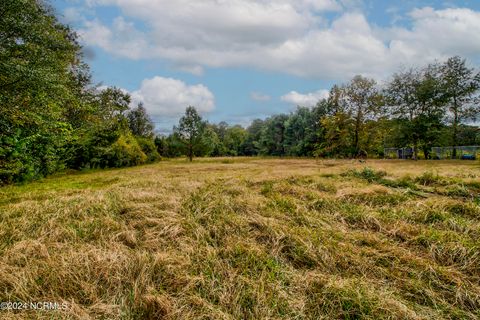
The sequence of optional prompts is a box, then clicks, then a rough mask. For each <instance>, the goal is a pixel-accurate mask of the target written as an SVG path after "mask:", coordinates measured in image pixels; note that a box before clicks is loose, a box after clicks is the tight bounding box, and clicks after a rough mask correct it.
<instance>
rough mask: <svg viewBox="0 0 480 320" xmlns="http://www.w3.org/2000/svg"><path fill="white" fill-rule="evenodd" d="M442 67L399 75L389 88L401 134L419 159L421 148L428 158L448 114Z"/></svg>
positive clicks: (389, 103)
mask: <svg viewBox="0 0 480 320" xmlns="http://www.w3.org/2000/svg"><path fill="white" fill-rule="evenodd" d="M438 70H439V69H438V66H437V65H435V64H431V65H429V66H427V67H425V68H423V69H419V70H415V69H410V70H407V71H404V72H401V73H396V74H395V75H394V76H393V78H392V79H391V80H390V82H389V83H388V85H387V88H386V90H385V95H386V97H387V100H388V105H389V112H390V116H391V117H392V118H393V119H397V120H398V121H397V122H396V124H397V125H401V130H400V131H398V132H400V133H401V134H402V135H404V136H405V139H406V140H407V141H409V142H410V144H411V145H412V146H413V157H414V159H417V153H418V149H419V147H420V145H423V149H424V153H425V157H427V158H428V150H430V148H431V147H432V146H433V144H434V143H435V142H436V138H438V134H437V133H438V132H437V131H438V130H440V128H441V126H442V124H441V119H442V117H443V116H444V114H445V99H444V97H443V95H442V92H441V86H440V80H439V74H438Z"/></svg>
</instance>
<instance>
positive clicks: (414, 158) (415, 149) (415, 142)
mask: <svg viewBox="0 0 480 320" xmlns="http://www.w3.org/2000/svg"><path fill="white" fill-rule="evenodd" d="M417 145H418V142H417V139H415V141H414V142H413V154H412V159H413V160H418V158H417V149H418V147H417Z"/></svg>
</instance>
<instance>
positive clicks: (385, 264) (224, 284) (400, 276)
mask: <svg viewBox="0 0 480 320" xmlns="http://www.w3.org/2000/svg"><path fill="white" fill-rule="evenodd" d="M365 165H367V166H368V167H365ZM479 172H480V171H479V166H478V164H476V163H473V162H468V163H467V162H460V161H450V162H441V161H439V162H407V161H406V162H401V161H391V162H388V161H368V163H367V164H359V163H357V162H352V161H322V160H293V159H291V160H271V159H265V160H262V159H235V160H229V161H223V160H221V159H219V160H214V159H210V160H209V159H206V160H197V161H196V162H194V163H192V164H188V163H185V162H184V161H180V160H177V161H166V162H162V163H159V164H154V165H148V166H143V167H137V168H129V169H121V170H109V171H102V172H91V173H86V174H76V175H67V176H58V177H53V178H49V179H45V180H43V181H40V182H36V183H31V184H28V185H23V186H9V187H4V188H1V189H0V214H1V219H0V240H1V241H0V253H1V256H2V259H1V260H0V298H1V299H0V300H1V301H24V302H29V301H55V302H59V303H67V304H68V308H67V309H66V310H58V311H51V310H50V311H48V310H44V311H31V310H30V311H13V310H10V311H9V310H3V311H0V317H1V318H2V319H25V318H38V319H52V318H54V319H89V318H91V319H97V318H104V319H149V318H150V319H478V318H479V317H480V311H479V310H480V285H479V283H480V256H479V255H480V254H479V251H480V250H479V246H480V222H479V221H480V207H479V202H480V198H479V194H480V182H479Z"/></svg>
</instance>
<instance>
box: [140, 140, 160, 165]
mask: <svg viewBox="0 0 480 320" xmlns="http://www.w3.org/2000/svg"><path fill="white" fill-rule="evenodd" d="M136 140H137V143H138V145H139V146H140V148H141V149H142V151H143V153H144V154H145V155H146V156H147V162H155V161H158V160H160V154H159V153H158V151H157V146H156V145H155V142H154V141H153V140H152V139H150V138H144V137H136Z"/></svg>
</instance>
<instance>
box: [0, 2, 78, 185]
mask: <svg viewBox="0 0 480 320" xmlns="http://www.w3.org/2000/svg"><path fill="white" fill-rule="evenodd" d="M79 56H80V46H79V45H78V43H77V41H76V35H75V34H74V33H73V32H72V31H71V30H70V29H69V28H68V27H67V26H65V25H62V24H61V23H59V22H58V20H57V19H56V18H55V16H54V14H53V12H52V10H51V9H50V8H49V7H47V6H46V5H45V4H44V3H43V2H40V1H36V0H11V1H0V183H2V182H3V183H5V182H12V181H21V180H27V179H32V178H36V177H39V176H43V175H46V174H49V173H52V172H54V171H56V170H58V169H61V168H62V167H63V166H64V162H63V158H64V152H65V142H66V141H68V140H69V139H70V137H71V135H72V126H71V125H70V124H69V123H68V121H67V120H66V117H65V113H64V110H65V104H66V103H67V102H71V103H74V102H72V101H73V100H75V96H74V94H73V92H72V91H71V88H72V87H73V86H74V85H75V84H74V78H75V77H74V76H73V75H72V74H73V73H74V72H75V70H76V69H77V68H76V66H78V65H79V63H80V61H79V59H78V58H79Z"/></svg>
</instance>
